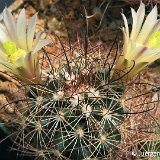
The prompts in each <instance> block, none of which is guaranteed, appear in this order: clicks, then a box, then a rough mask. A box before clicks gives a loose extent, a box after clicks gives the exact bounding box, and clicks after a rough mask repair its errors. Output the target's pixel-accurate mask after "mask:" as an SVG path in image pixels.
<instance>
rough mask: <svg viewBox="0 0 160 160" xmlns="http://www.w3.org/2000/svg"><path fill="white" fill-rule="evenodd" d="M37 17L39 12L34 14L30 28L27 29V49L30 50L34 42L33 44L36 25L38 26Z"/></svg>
mask: <svg viewBox="0 0 160 160" xmlns="http://www.w3.org/2000/svg"><path fill="white" fill-rule="evenodd" d="M36 19H37V13H36V14H34V15H33V16H32V17H31V19H30V22H29V25H28V30H27V45H28V46H27V47H28V48H27V49H28V50H27V51H30V50H31V49H32V44H33V38H34V33H35V27H36Z"/></svg>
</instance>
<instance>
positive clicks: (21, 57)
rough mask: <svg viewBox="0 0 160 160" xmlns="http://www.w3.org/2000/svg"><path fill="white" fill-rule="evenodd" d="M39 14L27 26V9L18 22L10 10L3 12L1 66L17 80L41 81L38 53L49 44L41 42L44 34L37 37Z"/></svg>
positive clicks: (44, 40) (0, 29)
mask: <svg viewBox="0 0 160 160" xmlns="http://www.w3.org/2000/svg"><path fill="white" fill-rule="evenodd" d="M36 18H37V13H36V14H35V15H33V16H32V17H31V19H30V22H29V24H28V26H27V25H26V15H25V9H22V10H21V12H20V14H19V16H18V18H17V21H15V19H14V17H13V15H12V14H11V12H10V11H9V9H7V8H5V9H4V11H3V22H4V23H3V24H0V64H1V65H2V66H3V67H5V69H7V70H8V71H10V72H11V73H13V74H14V75H15V76H16V77H17V78H19V79H20V80H22V81H27V82H29V81H30V82H31V83H32V82H37V81H39V77H40V71H39V62H38V55H37V51H38V50H40V49H41V48H42V47H44V46H45V45H47V44H48V43H49V40H47V39H43V40H41V39H40V38H41V36H42V33H43V32H38V33H37V34H36V35H35V28H36Z"/></svg>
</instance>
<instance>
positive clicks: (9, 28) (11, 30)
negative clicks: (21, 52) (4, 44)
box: [3, 8, 17, 42]
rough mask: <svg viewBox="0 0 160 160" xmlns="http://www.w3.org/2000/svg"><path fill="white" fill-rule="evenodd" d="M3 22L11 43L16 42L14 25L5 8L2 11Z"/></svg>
mask: <svg viewBox="0 0 160 160" xmlns="http://www.w3.org/2000/svg"><path fill="white" fill-rule="evenodd" d="M3 17H4V18H3V20H4V23H5V26H6V28H7V31H8V34H9V36H10V38H11V39H12V41H14V42H17V31H16V23H15V20H14V18H13V15H12V14H11V12H10V11H9V10H8V9H7V8H5V9H4V11H3Z"/></svg>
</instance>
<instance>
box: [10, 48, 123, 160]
mask: <svg viewBox="0 0 160 160" xmlns="http://www.w3.org/2000/svg"><path fill="white" fill-rule="evenodd" d="M75 49H79V48H78V47H77V48H75ZM92 49H93V48H92V47H91V46H89V48H88V50H89V51H88V54H87V56H86V55H83V54H82V53H79V55H78V58H76V59H74V60H72V63H69V64H67V63H66V61H65V60H64V61H63V62H62V64H61V65H60V66H59V68H57V69H56V68H51V66H52V67H53V65H54V64H50V67H47V69H45V70H43V72H42V77H43V78H42V79H43V83H42V84H33V85H32V84H30V85H29V86H27V92H26V95H25V96H26V99H25V101H24V102H23V107H20V108H18V111H17V115H18V118H17V119H16V120H15V121H14V122H12V125H13V126H16V127H18V129H15V130H14V132H15V134H14V136H12V137H11V138H14V146H13V148H15V149H17V150H19V151H21V152H23V153H24V154H25V153H26V154H27V155H34V156H36V157H41V158H44V159H58V160H63V159H64V160H66V159H68V160H69V159H70V160H88V159H103V158H105V157H107V156H109V155H111V154H113V153H114V152H115V151H116V149H117V145H118V144H119V143H120V142H121V133H120V130H119V125H120V124H121V123H122V122H123V121H124V112H125V111H124V109H123V107H122V106H121V104H120V97H121V94H122V92H123V87H121V86H118V85H115V84H112V83H111V80H110V65H109V63H108V64H107V65H106V64H105V65H104V67H102V65H103V63H102V62H99V61H98V62H96V61H93V57H94V58H96V57H95V56H93V53H95V55H96V56H97V53H98V52H97V51H98V50H99V46H98V47H97V49H95V48H94V52H92ZM90 55H91V56H90ZM92 56H93V57H92ZM69 58H71V57H69ZM50 59H51V58H50ZM101 60H102V59H101ZM85 61H86V64H85ZM69 62H71V59H69ZM98 65H99V66H98ZM97 66H98V67H97ZM48 68H50V69H48ZM52 69H53V70H52ZM16 127H15V128H16Z"/></svg>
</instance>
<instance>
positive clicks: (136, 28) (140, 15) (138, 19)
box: [130, 2, 145, 40]
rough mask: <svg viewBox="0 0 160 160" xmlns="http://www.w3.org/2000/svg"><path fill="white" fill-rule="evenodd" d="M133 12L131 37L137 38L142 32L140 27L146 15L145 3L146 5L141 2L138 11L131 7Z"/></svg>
mask: <svg viewBox="0 0 160 160" xmlns="http://www.w3.org/2000/svg"><path fill="white" fill-rule="evenodd" d="M131 12H132V18H133V25H132V32H131V37H130V38H131V39H132V40H136V38H137V36H138V34H139V32H140V29H141V27H142V23H143V20H144V16H145V5H144V3H142V2H141V4H140V7H139V9H138V11H137V13H136V12H135V10H134V9H132V8H131Z"/></svg>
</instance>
